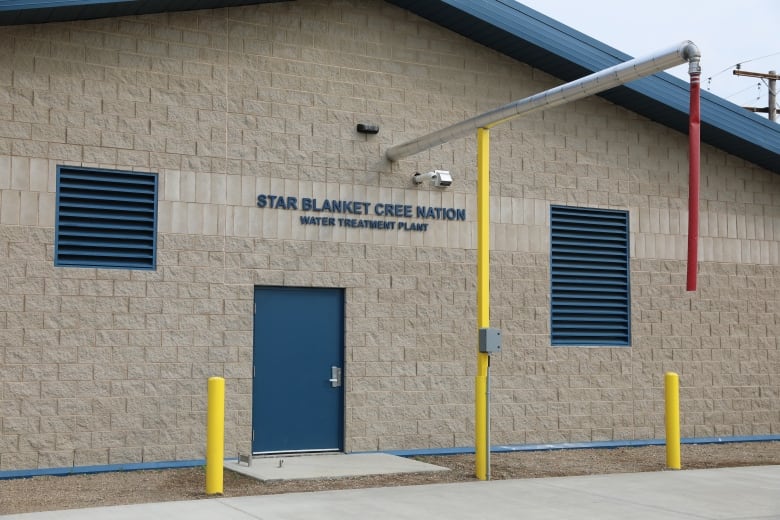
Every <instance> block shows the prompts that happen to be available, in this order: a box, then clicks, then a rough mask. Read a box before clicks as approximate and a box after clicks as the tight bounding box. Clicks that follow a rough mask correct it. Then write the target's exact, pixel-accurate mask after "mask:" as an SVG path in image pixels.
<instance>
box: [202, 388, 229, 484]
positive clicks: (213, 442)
mask: <svg viewBox="0 0 780 520" xmlns="http://www.w3.org/2000/svg"><path fill="white" fill-rule="evenodd" d="M207 406H208V408H207V409H206V494H207V495H221V494H222V485H223V478H222V471H223V468H222V466H223V464H224V460H225V380H224V379H223V378H221V377H210V378H209V382H208V405H207Z"/></svg>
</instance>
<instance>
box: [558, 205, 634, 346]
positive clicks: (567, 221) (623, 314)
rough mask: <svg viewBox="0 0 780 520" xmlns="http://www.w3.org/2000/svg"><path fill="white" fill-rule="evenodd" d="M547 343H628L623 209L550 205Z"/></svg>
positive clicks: (625, 232) (613, 344) (628, 321)
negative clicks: (549, 332) (548, 333)
mask: <svg viewBox="0 0 780 520" xmlns="http://www.w3.org/2000/svg"><path fill="white" fill-rule="evenodd" d="M550 229H551V241H550V242H551V267H550V270H551V279H552V290H551V302H552V303H551V305H552V308H551V312H550V317H551V323H550V330H551V342H552V344H553V345H583V346H589V345H590V346H592V345H605V346H606V345H612V346H627V345H630V344H631V312H630V311H631V295H630V286H629V272H630V267H629V250H628V212H627V211H614V210H605V209H594V208H575V207H567V206H551V207H550Z"/></svg>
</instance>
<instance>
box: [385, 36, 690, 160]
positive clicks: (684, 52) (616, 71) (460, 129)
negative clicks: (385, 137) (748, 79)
mask: <svg viewBox="0 0 780 520" xmlns="http://www.w3.org/2000/svg"><path fill="white" fill-rule="evenodd" d="M699 56H700V54H699V49H698V47H696V45H695V44H694V43H693V42H691V41H690V40H686V41H684V42H681V43H679V44H677V45H675V46H673V47H670V48H667V49H664V50H661V51H658V52H656V53H653V54H651V55H649V56H645V57H642V58H634V59H632V60H629V61H626V62H624V63H620V64H618V65H615V66H613V67H609V68H607V69H604V70H601V71H599V72H594V73H593V74H590V75H588V76H585V77H583V78H580V79H578V80H574V81H571V82H569V83H566V84H564V85H561V86H558V87H555V88H552V89H550V90H546V91H544V92H540V93H539V94H534V95H533V96H530V97H527V98H524V99H520V100H518V101H514V102H512V103H509V104H507V105H504V106H501V107H499V108H496V109H493V110H490V111H489V112H485V113H483V114H480V115H477V116H474V117H472V118H470V119H466V120H465V121H461V122H459V123H455V124H454V125H451V126H448V127H446V128H442V129H441V130H437V131H435V132H432V133H430V134H427V135H424V136H422V137H418V138H417V139H413V140H412V141H408V142H406V143H403V144H399V145H396V146H393V147H391V148H389V149H388V150H387V152H386V156H387V158H388V159H390V160H391V161H398V160H400V159H403V158H405V157H409V156H410V155H415V154H417V153H420V152H422V151H425V150H428V149H429V148H433V147H434V146H438V145H441V144H444V143H447V142H449V141H452V140H454V139H458V138H461V137H465V136H467V135H471V134H472V133H473V132H474V131H475V130H476V129H478V128H492V127H494V126H496V125H499V124H501V123H503V122H506V121H509V120H510V119H514V118H515V117H519V116H521V115H523V114H528V113H530V112H534V111H536V110H541V109H546V108H552V107H555V106H558V105H562V104H565V103H569V102H571V101H576V100H578V99H582V98H585V97H588V96H591V95H593V94H598V93H599V92H603V91H605V90H609V89H611V88H613V87H617V86H619V85H622V84H624V83H627V82H629V81H633V80H635V79H638V78H641V77H644V76H649V75H651V74H654V73H656V72H659V71H662V70H664V69H668V68H669V67H673V66H675V65H680V64H682V63H685V62H686V61H690V60H692V59H694V57H695V58H696V59H698V57H699Z"/></svg>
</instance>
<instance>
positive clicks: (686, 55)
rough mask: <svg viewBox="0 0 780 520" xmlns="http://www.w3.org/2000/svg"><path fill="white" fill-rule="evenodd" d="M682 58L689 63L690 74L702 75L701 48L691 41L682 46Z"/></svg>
mask: <svg viewBox="0 0 780 520" xmlns="http://www.w3.org/2000/svg"><path fill="white" fill-rule="evenodd" d="M680 56H682V58H683V59H684V60H685V61H687V62H688V73H689V74H701V51H700V50H699V47H698V46H697V45H696V44H695V43H693V42H692V41H690V40H687V41H685V42H683V43H682V44H681V45H680Z"/></svg>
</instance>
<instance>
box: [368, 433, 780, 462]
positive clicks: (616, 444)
mask: <svg viewBox="0 0 780 520" xmlns="http://www.w3.org/2000/svg"><path fill="white" fill-rule="evenodd" d="M774 441H780V435H742V436H733V437H687V438H684V439H680V443H681V444H730V443H735V442H774ZM665 444H666V441H665V440H664V439H642V440H624V441H593V442H562V443H555V444H507V445H495V446H492V447H491V448H490V452H491V453H512V452H520V451H552V450H581V449H614V448H640V447H643V446H663V445H665ZM383 453H388V454H390V455H397V456H399V457H426V456H435V455H464V454H470V453H474V447H473V446H463V447H458V448H422V449H415V450H386V451H384V452H383Z"/></svg>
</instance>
